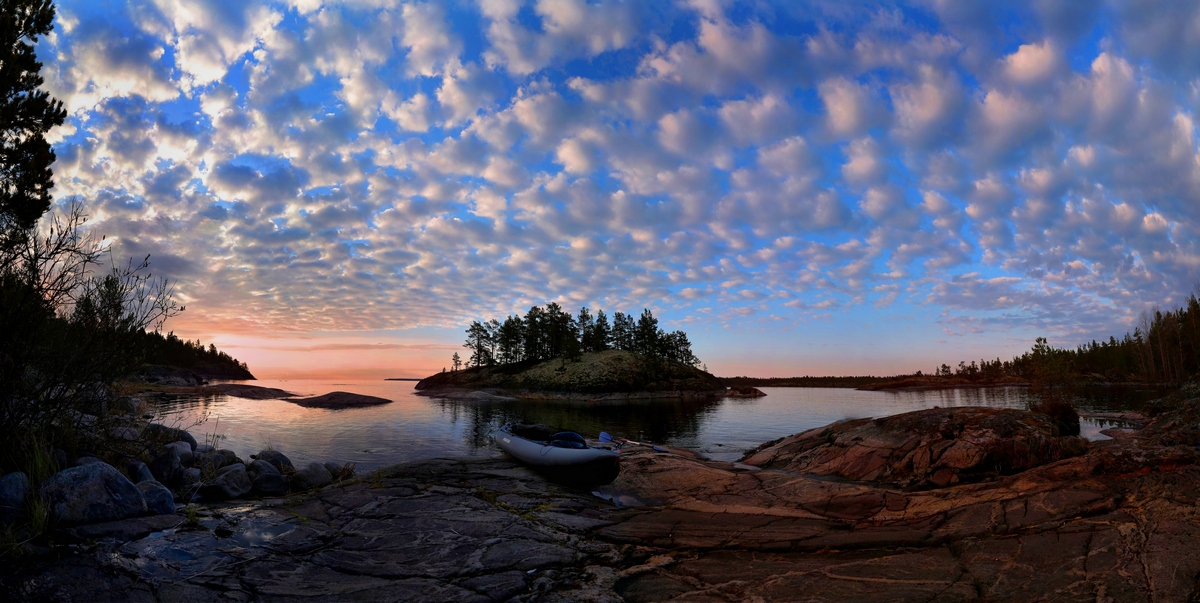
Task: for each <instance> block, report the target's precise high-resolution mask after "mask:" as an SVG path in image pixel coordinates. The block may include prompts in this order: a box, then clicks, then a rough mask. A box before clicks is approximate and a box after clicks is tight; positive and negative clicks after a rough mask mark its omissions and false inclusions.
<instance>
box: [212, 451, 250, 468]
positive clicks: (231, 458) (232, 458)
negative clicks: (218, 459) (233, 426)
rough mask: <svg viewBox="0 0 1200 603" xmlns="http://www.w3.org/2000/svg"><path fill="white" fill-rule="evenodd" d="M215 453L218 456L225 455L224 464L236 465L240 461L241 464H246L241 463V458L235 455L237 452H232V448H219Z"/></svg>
mask: <svg viewBox="0 0 1200 603" xmlns="http://www.w3.org/2000/svg"><path fill="white" fill-rule="evenodd" d="M215 454H218V455H220V456H222V457H225V464H226V465H236V464H238V463H241V464H243V465H245V464H246V463H243V462H242V459H240V458H238V455H237V453H236V452H234V451H232V450H225V449H221V450H217V451H216V452H215Z"/></svg>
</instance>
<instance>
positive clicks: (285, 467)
mask: <svg viewBox="0 0 1200 603" xmlns="http://www.w3.org/2000/svg"><path fill="white" fill-rule="evenodd" d="M250 458H253V459H258V460H260V461H266V462H268V463H270V464H272V465H274V466H275V468H276V469H278V470H279V472H280V473H285V472H287V473H290V472H292V471H295V470H296V467H295V466H293V465H292V461H291V460H290V459H288V457H287V456H285V455H284V454H283V453H282V452H279V451H278V450H264V451H262V452H260V453H258V454H254V455H250Z"/></svg>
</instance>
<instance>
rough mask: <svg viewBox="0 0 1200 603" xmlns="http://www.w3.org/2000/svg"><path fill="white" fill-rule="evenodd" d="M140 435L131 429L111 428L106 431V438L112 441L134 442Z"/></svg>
mask: <svg viewBox="0 0 1200 603" xmlns="http://www.w3.org/2000/svg"><path fill="white" fill-rule="evenodd" d="M140 436H141V433H139V432H138V430H137V429H135V428H133V427H112V428H110V429H109V430H108V437H110V438H112V439H114V440H124V441H126V442H136V441H137V439H138V437H140Z"/></svg>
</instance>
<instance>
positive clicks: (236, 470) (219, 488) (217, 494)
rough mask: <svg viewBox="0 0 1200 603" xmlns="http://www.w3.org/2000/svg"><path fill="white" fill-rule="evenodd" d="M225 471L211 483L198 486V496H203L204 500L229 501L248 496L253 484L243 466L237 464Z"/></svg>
mask: <svg viewBox="0 0 1200 603" xmlns="http://www.w3.org/2000/svg"><path fill="white" fill-rule="evenodd" d="M227 469H228V470H227V471H225V472H224V473H222V474H220V475H218V476H217V479H215V480H213V481H212V483H208V484H204V485H203V486H200V496H203V497H204V499H205V500H229V499H231V498H241V497H243V496H245V495H247V494H249V493H250V490H251V489H253V487H254V484H252V483H251V482H250V476H249V475H247V474H246V467H245V465H241V464H240V463H239V464H237V465H234V466H232V467H229V468H227Z"/></svg>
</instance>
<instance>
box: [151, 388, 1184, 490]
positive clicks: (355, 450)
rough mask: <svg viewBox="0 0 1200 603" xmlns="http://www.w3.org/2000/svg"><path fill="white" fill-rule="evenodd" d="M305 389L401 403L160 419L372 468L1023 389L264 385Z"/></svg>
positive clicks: (1012, 404) (1132, 401) (221, 401)
mask: <svg viewBox="0 0 1200 603" xmlns="http://www.w3.org/2000/svg"><path fill="white" fill-rule="evenodd" d="M254 384H255V385H261V386H264V387H278V388H281V389H285V390H288V391H292V392H296V393H297V394H301V395H316V394H322V393H326V392H329V391H335V390H343V391H352V392H355V393H361V394H366V395H371V396H380V397H384V398H388V399H391V400H394V401H395V402H394V403H392V404H387V405H384V406H376V407H370V408H356V409H347V410H336V411H334V410H325V409H319V408H302V407H298V406H296V405H295V404H292V403H290V402H286V401H282V400H246V399H242V398H234V397H230V396H224V395H220V396H184V397H176V398H170V399H160V400H158V402H157V403H156V408H157V410H158V412H159V413H161V414H162V420H164V421H166V422H168V423H176V424H179V425H181V426H185V427H189V430H190V431H191V432H192V433H193V435H195V436H196V437H197V439H200V438H202V437H204V436H205V435H213V434H219V435H220V436H221V437H222V438H223V439H222V440H221V441H220V442H219V444H220V446H222V447H225V448H230V449H232V450H234V451H236V452H238V453H239V454H242V455H246V454H250V453H252V452H256V451H258V450H261V449H262V448H263V447H265V446H271V447H273V448H275V449H276V450H280V451H282V452H284V453H285V454H287V455H288V456H289V457H291V458H292V460H293V462H296V463H308V462H311V461H322V462H323V461H335V462H354V463H358V465H359V467H360V468H361V469H368V470H369V469H372V468H375V467H381V466H385V465H390V464H394V463H400V462H407V461H415V460H421V459H428V458H436V457H448V456H451V457H452V456H494V455H499V454H501V453H500V451H499V450H498V449H496V448H495V447H494V445H493V444H492V442H491V440H490V438H489V437H488V436H489V435H490V434H491V433H492V431H494V430H495V429H496V428H498V427H500V426H501V425H503V424H505V423H516V422H521V423H543V424H546V425H551V426H555V427H562V428H565V429H572V430H575V431H578V432H580V433H582V434H584V435H585V436H587V437H591V438H595V437H596V436H597V435H598V434H599V433H600V432H601V431H607V432H609V433H611V434H613V435H614V436H624V437H627V438H630V439H632V440H637V441H643V442H650V443H655V444H667V445H672V446H680V447H684V448H690V449H692V450H696V451H697V452H700V453H701V454H704V455H707V456H709V457H710V458H714V459H718V460H736V459H737V458H739V457H740V456H741V455H742V453H743V452H744V451H745V450H748V449H750V448H754V447H755V446H757V445H758V444H761V443H762V442H766V441H770V440H773V439H776V438H780V437H783V436H787V435H791V434H794V433H798V432H801V431H804V430H806V429H811V428H814V427H820V426H823V425H827V424H829V423H832V422H834V421H838V420H842V419H849V418H861V417H882V416H887V415H893V414H898V413H902V412H908V411H912V410H920V409H925V408H933V407H934V406H940V407H955V406H992V407H1002V408H1024V407H1025V406H1026V404H1028V402H1029V401H1030V399H1031V394H1030V393H1029V392H1028V390H1026V389H1023V388H990V389H960V390H939V391H917V392H860V391H856V390H848V389H819V388H807V389H806V388H763V390H764V391H765V392H766V393H767V394H768V395H767V397H765V398H737V399H725V400H688V401H679V400H639V401H632V402H562V401H554V402H550V401H513V402H485V401H453V400H446V399H438V398H426V397H422V396H417V395H415V394H414V392H413V389H412V383H411V382H395V381H382V382H380V381H362V382H351V383H346V382H345V381H339V382H336V383H335V382H323V381H266V380H264V381H259V382H255V383H254ZM1159 393H1160V392H1156V391H1153V390H1137V389H1118V388H1094V389H1090V390H1085V391H1083V392H1082V393H1081V395H1082V396H1083V397H1082V398H1081V399H1080V400H1079V401H1078V404H1079V407H1080V410H1081V411H1083V412H1119V411H1123V410H1130V409H1134V408H1137V406H1138V405H1139V404H1140V403H1141V402H1142V401H1144V400H1146V399H1150V398H1153V397H1156V396H1157V395H1158V394H1159ZM1110 426H1113V424H1112V422H1111V421H1109V420H1089V421H1084V422H1083V425H1082V426H1081V427H1082V431H1083V435H1085V436H1086V437H1091V438H1093V439H1095V438H1100V437H1103V436H1101V435H1100V434H1099V432H1100V430H1101V429H1105V428H1107V427H1110Z"/></svg>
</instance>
